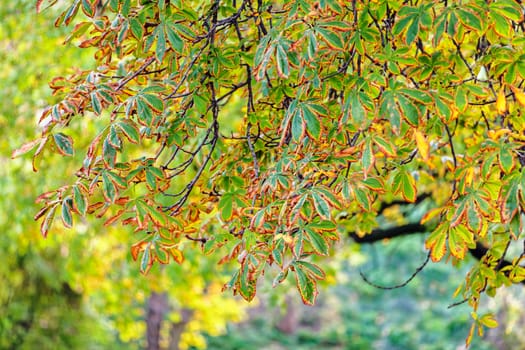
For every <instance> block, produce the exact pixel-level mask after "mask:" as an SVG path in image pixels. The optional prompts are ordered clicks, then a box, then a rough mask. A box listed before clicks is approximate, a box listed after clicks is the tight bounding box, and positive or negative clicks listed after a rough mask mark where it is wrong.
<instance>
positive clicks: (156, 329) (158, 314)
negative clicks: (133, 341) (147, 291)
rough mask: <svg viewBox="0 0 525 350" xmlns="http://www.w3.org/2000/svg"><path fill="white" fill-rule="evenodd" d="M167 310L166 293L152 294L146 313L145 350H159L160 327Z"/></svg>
mask: <svg viewBox="0 0 525 350" xmlns="http://www.w3.org/2000/svg"><path fill="white" fill-rule="evenodd" d="M167 310H168V298H167V296H166V293H156V292H152V293H151V296H150V297H149V300H148V311H147V316H146V327H147V330H146V333H147V340H148V347H147V350H159V349H160V327H161V325H162V320H163V318H164V314H165V313H166V312H167Z"/></svg>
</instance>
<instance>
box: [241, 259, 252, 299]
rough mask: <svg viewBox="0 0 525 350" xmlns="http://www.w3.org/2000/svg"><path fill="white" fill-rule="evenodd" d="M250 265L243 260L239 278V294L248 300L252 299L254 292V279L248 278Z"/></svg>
mask: <svg viewBox="0 0 525 350" xmlns="http://www.w3.org/2000/svg"><path fill="white" fill-rule="evenodd" d="M250 275H251V274H250V266H249V264H248V263H247V262H246V261H245V262H244V264H243V265H242V267H241V274H240V276H239V277H240V278H239V294H241V296H242V297H243V298H244V299H245V300H246V301H248V302H250V301H252V300H253V298H254V297H255V292H256V289H255V287H256V281H254V280H252V279H251V278H250Z"/></svg>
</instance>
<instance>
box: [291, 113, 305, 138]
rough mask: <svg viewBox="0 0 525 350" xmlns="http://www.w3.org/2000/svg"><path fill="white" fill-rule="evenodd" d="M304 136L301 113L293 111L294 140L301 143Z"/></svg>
mask: <svg viewBox="0 0 525 350" xmlns="http://www.w3.org/2000/svg"><path fill="white" fill-rule="evenodd" d="M303 135H304V122H303V118H301V113H300V112H299V111H297V110H295V111H293V115H292V138H293V140H294V141H299V140H300V139H301V138H302V137H303Z"/></svg>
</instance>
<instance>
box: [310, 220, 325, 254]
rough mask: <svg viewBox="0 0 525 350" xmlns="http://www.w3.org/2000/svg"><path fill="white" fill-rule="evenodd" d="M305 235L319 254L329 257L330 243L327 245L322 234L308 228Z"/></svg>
mask: <svg viewBox="0 0 525 350" xmlns="http://www.w3.org/2000/svg"><path fill="white" fill-rule="evenodd" d="M304 233H305V235H306V239H307V241H308V242H310V244H311V246H312V248H313V249H314V251H315V252H316V253H317V254H319V255H328V243H326V241H325V239H324V238H323V237H322V236H321V235H320V234H318V233H317V232H315V231H314V230H312V229H311V228H309V227H308V226H306V227H305V228H304Z"/></svg>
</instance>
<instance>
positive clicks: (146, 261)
mask: <svg viewBox="0 0 525 350" xmlns="http://www.w3.org/2000/svg"><path fill="white" fill-rule="evenodd" d="M150 248H151V242H149V243H148V244H147V246H146V249H144V253H143V254H142V259H140V272H142V273H143V274H146V273H148V271H149V269H150V267H151V263H152V261H151V260H152V259H151V252H150Z"/></svg>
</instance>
